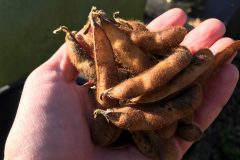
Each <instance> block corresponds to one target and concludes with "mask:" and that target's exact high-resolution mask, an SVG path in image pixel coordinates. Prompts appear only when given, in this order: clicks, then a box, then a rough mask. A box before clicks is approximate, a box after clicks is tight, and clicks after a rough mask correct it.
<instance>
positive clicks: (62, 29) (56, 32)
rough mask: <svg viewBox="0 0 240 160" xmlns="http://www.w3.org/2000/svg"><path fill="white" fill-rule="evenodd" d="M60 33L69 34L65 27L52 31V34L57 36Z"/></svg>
mask: <svg viewBox="0 0 240 160" xmlns="http://www.w3.org/2000/svg"><path fill="white" fill-rule="evenodd" d="M60 32H65V33H67V34H71V32H70V30H69V29H68V27H66V26H60V27H58V28H57V29H55V30H54V31H53V34H59V33H60Z"/></svg>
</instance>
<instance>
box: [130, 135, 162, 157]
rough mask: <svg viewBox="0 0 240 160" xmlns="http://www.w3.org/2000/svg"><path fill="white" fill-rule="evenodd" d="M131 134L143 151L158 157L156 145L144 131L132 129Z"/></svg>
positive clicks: (146, 154) (149, 155) (139, 148)
mask: <svg viewBox="0 0 240 160" xmlns="http://www.w3.org/2000/svg"><path fill="white" fill-rule="evenodd" d="M131 135H132V139H133V141H134V143H135V144H136V147H137V148H138V150H139V151H140V152H141V153H143V154H144V155H145V156H147V157H151V158H153V159H156V158H157V157H158V156H157V154H156V151H155V146H154V145H152V143H151V141H150V140H149V139H148V137H147V136H146V135H145V134H144V132H143V131H131Z"/></svg>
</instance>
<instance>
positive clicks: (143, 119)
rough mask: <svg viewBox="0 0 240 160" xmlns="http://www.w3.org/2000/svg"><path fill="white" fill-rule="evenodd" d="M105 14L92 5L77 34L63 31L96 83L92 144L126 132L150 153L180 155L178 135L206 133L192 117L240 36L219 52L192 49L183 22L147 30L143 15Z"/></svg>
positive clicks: (82, 69) (116, 139)
mask: <svg viewBox="0 0 240 160" xmlns="http://www.w3.org/2000/svg"><path fill="white" fill-rule="evenodd" d="M116 15H117V14H116V13H115V14H114V15H113V18H112V19H110V18H108V17H107V15H106V13H105V12H104V11H102V10H97V9H96V8H95V7H93V8H92V10H91V12H90V14H89V17H88V21H87V23H86V25H85V26H84V27H83V28H82V29H81V31H80V32H79V33H77V32H74V31H70V30H69V29H68V28H67V27H65V26H61V27H59V28H58V29H56V30H55V31H54V33H58V32H65V33H66V37H65V40H66V45H67V54H68V56H69V58H70V60H71V62H72V64H73V65H74V66H75V67H76V68H77V70H78V71H79V73H81V74H82V75H83V76H85V77H86V78H87V79H88V80H89V81H91V82H92V86H95V87H92V88H95V89H94V90H93V92H91V93H89V94H92V95H93V96H94V97H95V101H96V106H95V109H94V113H93V119H94V120H93V123H92V125H91V137H92V140H93V142H94V143H96V144H98V145H101V146H110V147H115V148H121V147H124V146H125V145H126V144H128V143H129V142H128V140H129V139H126V135H130V137H131V141H132V142H134V144H135V145H136V147H137V148H138V149H139V150H140V151H141V152H142V153H143V154H145V155H146V156H148V157H151V158H153V159H161V160H175V159H177V149H176V146H175V144H174V142H173V136H179V137H180V138H182V139H184V140H186V141H196V140H197V139H199V137H201V135H202V131H201V129H200V128H199V127H198V125H197V124H195V123H194V122H193V120H192V117H193V114H194V111H195V110H196V109H197V108H198V106H200V104H201V102H202V97H203V95H202V87H203V85H204V83H205V82H206V81H207V80H208V78H209V77H210V76H211V75H212V74H213V73H214V72H216V71H217V70H218V68H220V67H221V66H222V65H223V64H225V63H226V62H227V61H228V60H229V59H230V58H231V57H232V56H233V55H234V53H235V52H236V51H237V50H238V49H240V41H236V42H234V43H233V44H231V45H230V46H229V47H227V48H225V49H224V50H222V51H221V52H219V53H218V54H217V55H216V56H214V55H213V53H212V52H211V51H210V50H209V49H208V48H203V49H201V50H199V51H197V52H196V53H195V54H192V53H191V52H190V51H189V50H188V49H187V48H186V47H185V46H180V43H181V42H182V40H183V39H184V37H185V35H186V34H187V30H186V28H184V27H181V26H175V27H171V28H168V29H165V30H163V31H159V32H150V31H149V30H148V29H147V28H146V26H145V24H143V23H142V22H140V21H138V20H125V19H122V18H118V17H116Z"/></svg>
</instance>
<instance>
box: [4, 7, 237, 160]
mask: <svg viewBox="0 0 240 160" xmlns="http://www.w3.org/2000/svg"><path fill="white" fill-rule="evenodd" d="M185 22H186V15H185V13H184V12H183V11H182V10H180V9H172V10H169V11H168V12H166V13H164V14H163V15H161V16H159V17H158V18H156V19H155V20H153V21H152V22H151V23H150V24H149V25H148V28H149V30H151V31H158V30H162V29H164V28H167V27H170V26H175V25H184V23H185ZM224 32H225V28H224V25H223V24H222V23H221V22H220V21H218V20H216V19H209V20H206V21H204V22H203V23H202V24H200V26H198V27H197V28H195V29H194V30H192V31H191V32H190V33H189V34H188V35H187V36H186V38H185V39H184V41H183V42H182V45H185V46H187V47H188V48H189V49H190V50H191V51H192V52H193V53H194V52H196V51H197V50H198V49H201V48H205V47H208V48H210V49H211V50H212V51H213V53H217V52H219V51H221V50H222V49H223V48H225V47H226V46H228V45H230V44H231V43H232V42H233V40H231V39H230V38H222V36H223V35H224ZM65 47H66V46H65V45H63V46H62V47H61V48H60V49H59V50H58V51H57V52H56V53H55V54H54V55H53V57H51V58H50V59H49V60H48V61H47V62H45V63H44V64H42V65H41V66H39V67H38V68H37V69H36V70H34V71H33V72H32V73H31V74H30V76H29V77H28V79H27V81H26V83H25V87H24V90H23V94H22V98H21V101H20V104H19V108H18V112H17V115H16V119H15V121H14V124H13V126H12V129H11V131H10V134H9V136H8V139H7V142H6V146H5V159H44V160H47V159H51V160H52V159H58V160H60V159H64V160H65V159H74V160H77V159H104V160H106V159H115V160H117V159H129V160H130V159H133V160H135V159H148V158H147V157H145V156H143V155H142V154H141V153H140V152H139V151H138V150H137V149H136V148H135V147H133V146H129V147H127V148H125V149H121V150H113V149H109V148H103V147H99V146H95V145H94V144H93V143H92V141H91V138H90V131H89V128H90V127H89V126H90V123H91V119H92V117H93V116H92V108H93V105H94V104H93V103H92V101H91V98H90V97H89V96H88V92H87V89H86V87H84V86H77V85H76V84H75V82H74V80H75V78H76V76H77V72H76V70H75V69H74V67H73V66H72V65H71V63H70V62H69V59H68V57H67V56H66V48H65ZM237 80H238V70H237V69H236V67H235V66H233V65H232V64H230V63H229V64H226V65H225V66H224V67H222V68H221V70H220V71H219V72H218V73H217V74H215V75H214V76H213V77H211V79H210V81H209V83H208V84H207V85H206V87H205V88H204V100H203V104H202V105H201V106H200V107H199V109H198V110H197V112H196V114H195V118H194V120H195V121H196V123H198V124H199V125H200V127H201V128H202V129H203V130H205V129H206V128H207V127H208V126H209V125H210V124H211V123H212V121H213V120H214V119H215V118H216V116H217V115H218V114H219V113H220V111H221V110H222V108H223V106H224V105H225V104H226V102H227V101H228V99H229V97H230V96H231V94H232V92H233V90H234V87H235V85H236V82H237ZM175 140H176V143H177V146H178V150H179V159H181V157H182V156H183V154H184V153H185V152H186V151H187V149H188V148H189V147H190V145H191V143H189V142H185V141H183V140H180V139H178V138H177V137H176V138H175Z"/></svg>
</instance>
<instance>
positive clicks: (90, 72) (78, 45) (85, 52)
mask: <svg viewBox="0 0 240 160" xmlns="http://www.w3.org/2000/svg"><path fill="white" fill-rule="evenodd" d="M59 32H65V33H66V37H65V41H66V45H67V54H68V56H69V59H70V61H71V63H72V64H73V65H74V66H75V67H76V68H77V70H78V71H79V72H80V73H81V74H83V75H84V76H85V77H86V78H88V79H89V80H93V81H95V80H96V79H95V78H96V76H95V64H94V61H93V59H92V57H91V56H92V55H93V54H92V50H91V48H90V47H89V46H88V44H87V43H86V42H85V41H84V39H83V38H81V37H80V36H79V38H78V40H76V38H75V35H74V33H72V32H70V31H69V30H68V28H67V27H65V26H60V27H59V28H57V29H56V30H54V32H53V33H55V34H56V33H59Z"/></svg>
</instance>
